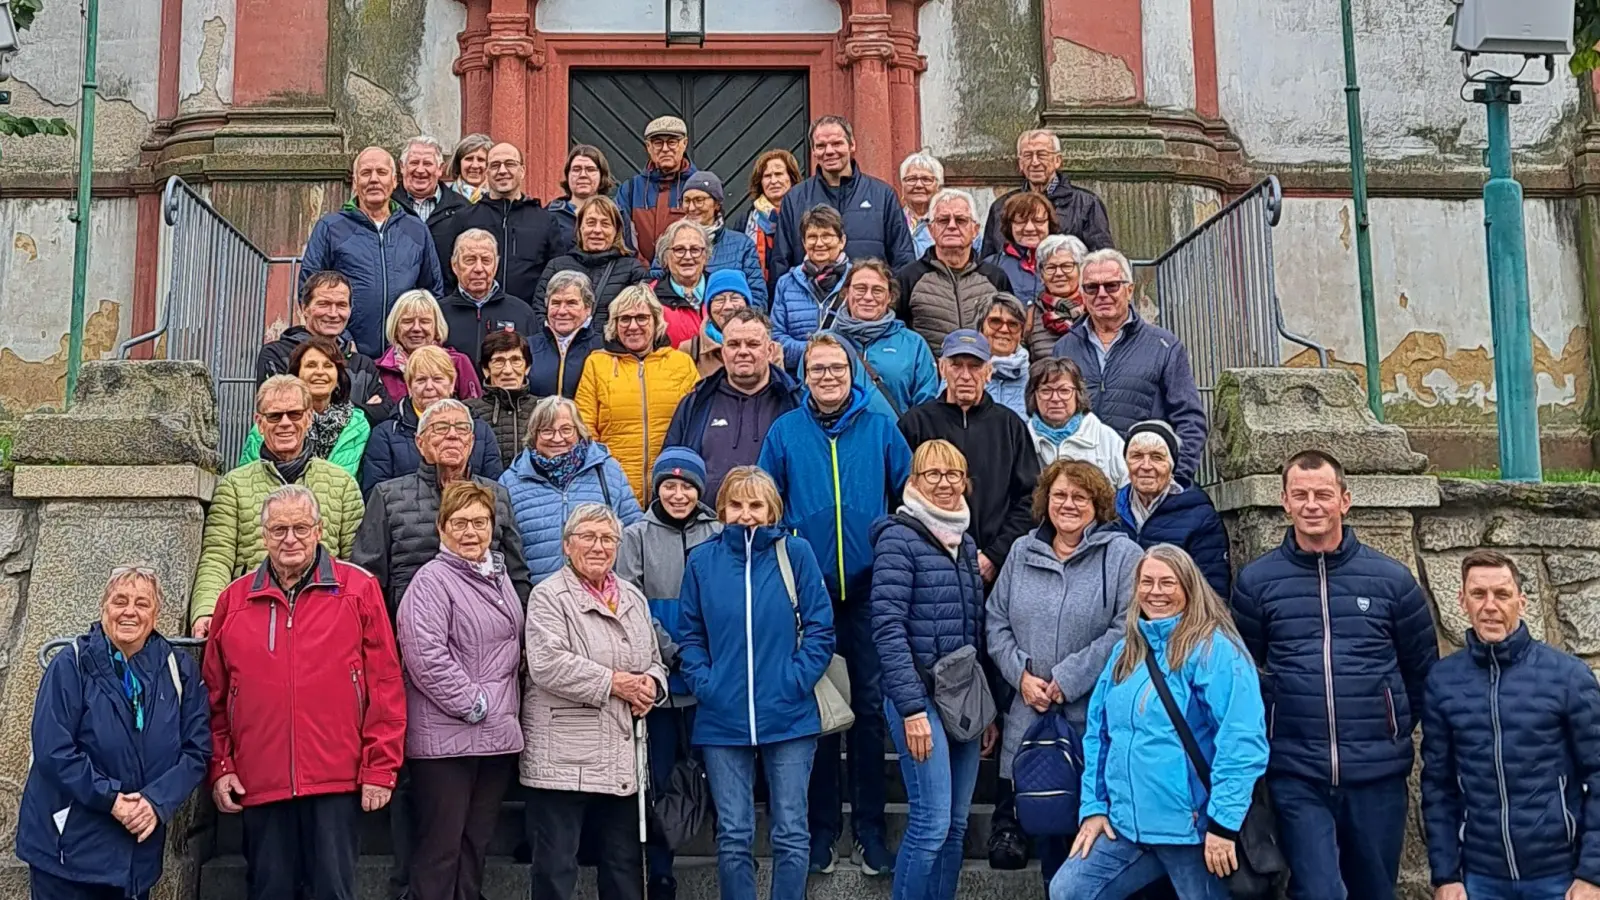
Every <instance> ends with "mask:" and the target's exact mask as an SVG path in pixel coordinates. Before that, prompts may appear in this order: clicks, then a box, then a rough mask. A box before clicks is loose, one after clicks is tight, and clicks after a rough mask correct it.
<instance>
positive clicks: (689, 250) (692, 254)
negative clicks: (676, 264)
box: [668, 247, 706, 259]
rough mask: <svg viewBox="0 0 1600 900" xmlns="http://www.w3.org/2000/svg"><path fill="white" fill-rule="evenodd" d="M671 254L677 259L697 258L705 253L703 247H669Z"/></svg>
mask: <svg viewBox="0 0 1600 900" xmlns="http://www.w3.org/2000/svg"><path fill="white" fill-rule="evenodd" d="M668 249H670V250H671V251H672V255H673V256H676V257H678V258H679V259H699V258H700V257H702V256H705V255H706V248H704V247H671V248H668Z"/></svg>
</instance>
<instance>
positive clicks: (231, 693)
mask: <svg viewBox="0 0 1600 900" xmlns="http://www.w3.org/2000/svg"><path fill="white" fill-rule="evenodd" d="M238 703H239V686H238V685H237V684H232V685H229V686H228V731H229V732H232V731H233V730H234V715H233V711H234V708H235V707H237V706H238Z"/></svg>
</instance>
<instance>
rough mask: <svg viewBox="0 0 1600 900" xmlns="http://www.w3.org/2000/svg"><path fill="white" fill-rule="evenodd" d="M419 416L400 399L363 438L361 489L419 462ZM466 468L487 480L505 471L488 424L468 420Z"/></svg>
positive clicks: (404, 472) (413, 468) (414, 467)
mask: <svg viewBox="0 0 1600 900" xmlns="http://www.w3.org/2000/svg"><path fill="white" fill-rule="evenodd" d="M420 421H421V416H419V415H418V414H417V410H416V407H414V406H412V405H411V400H410V399H409V398H405V397H402V398H400V411H399V412H398V413H397V414H396V415H395V417H394V418H392V419H390V420H389V421H387V422H380V423H378V427H377V428H374V429H372V436H371V437H369V438H367V449H366V452H365V453H363V454H362V456H361V490H362V491H363V492H364V493H371V492H372V489H373V488H375V487H377V486H378V485H380V484H382V483H384V482H385V481H388V480H389V479H391V478H398V477H400V476H401V475H410V474H411V473H412V472H415V471H416V470H417V467H418V466H420V465H422V451H420V450H418V449H417V424H418V423H419V422H420ZM467 471H469V472H471V473H472V474H473V475H482V476H483V477H485V478H488V479H491V480H493V479H495V478H499V477H500V473H501V472H503V471H505V466H504V464H502V463H501V461H500V445H499V443H498V442H497V441H496V440H495V436H494V432H493V431H492V430H490V428H489V423H487V422H485V421H483V420H482V419H477V418H474V419H473V420H472V456H471V457H469V458H468V459H467Z"/></svg>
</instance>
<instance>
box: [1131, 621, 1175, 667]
mask: <svg viewBox="0 0 1600 900" xmlns="http://www.w3.org/2000/svg"><path fill="white" fill-rule="evenodd" d="M1181 621H1183V615H1182V614H1181V613H1180V614H1178V615H1176V616H1168V617H1167V618H1165V619H1146V618H1145V617H1144V616H1140V617H1139V633H1140V634H1142V635H1144V639H1145V642H1146V643H1148V644H1149V645H1150V649H1151V651H1152V652H1154V653H1155V654H1156V656H1157V658H1158V659H1159V658H1161V657H1164V656H1166V651H1167V642H1168V641H1170V640H1172V633H1173V632H1174V631H1176V630H1178V623H1179V622H1181Z"/></svg>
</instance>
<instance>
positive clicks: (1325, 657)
mask: <svg viewBox="0 0 1600 900" xmlns="http://www.w3.org/2000/svg"><path fill="white" fill-rule="evenodd" d="M1317 587H1318V588H1319V589H1320V592H1321V594H1322V684H1323V690H1324V691H1326V692H1327V698H1328V763H1329V766H1330V771H1331V772H1332V775H1333V786H1334V787H1338V786H1339V720H1338V717H1337V715H1336V714H1335V713H1334V708H1333V614H1332V613H1331V612H1330V611H1329V609H1328V557H1327V555H1326V554H1321V553H1319V554H1317Z"/></svg>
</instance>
